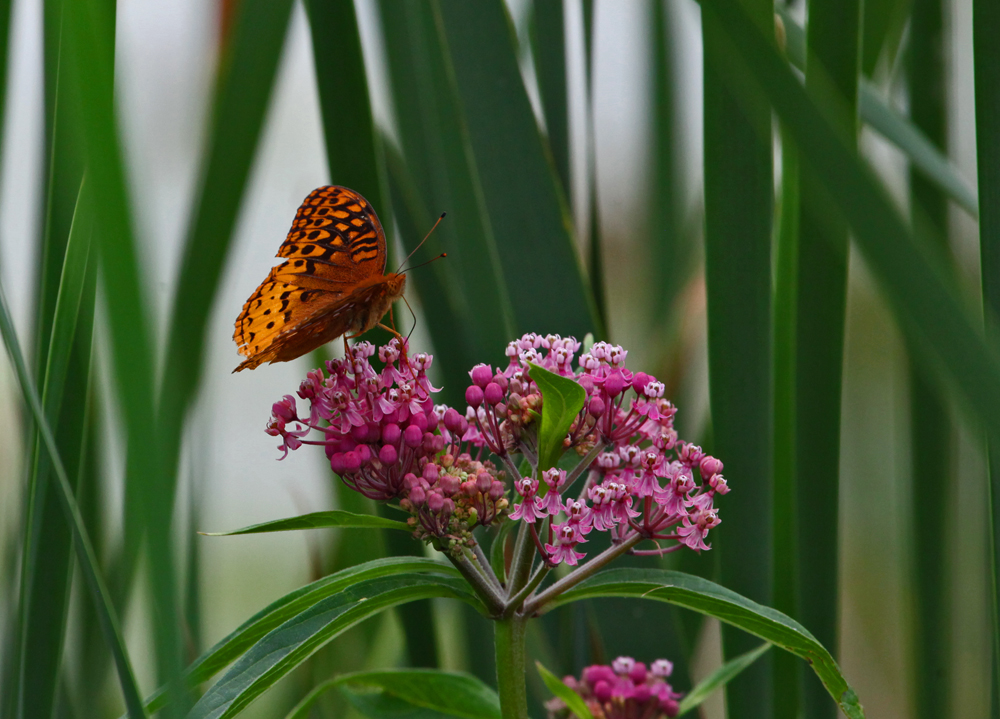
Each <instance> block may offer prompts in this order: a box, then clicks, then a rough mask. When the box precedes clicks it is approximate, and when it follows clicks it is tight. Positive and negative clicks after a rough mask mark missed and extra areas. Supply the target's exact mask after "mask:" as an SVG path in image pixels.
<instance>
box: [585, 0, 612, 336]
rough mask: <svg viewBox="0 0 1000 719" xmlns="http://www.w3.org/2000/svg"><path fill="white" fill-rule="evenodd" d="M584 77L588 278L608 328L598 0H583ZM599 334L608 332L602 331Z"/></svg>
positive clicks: (602, 319) (599, 311)
mask: <svg viewBox="0 0 1000 719" xmlns="http://www.w3.org/2000/svg"><path fill="white" fill-rule="evenodd" d="M583 80H584V87H585V88H586V93H587V97H586V110H587V119H586V133H587V164H586V168H587V170H586V172H587V190H588V194H589V195H590V197H589V200H590V201H589V204H588V206H587V209H588V210H589V212H590V221H589V222H588V232H589V237H588V238H587V242H586V248H587V279H588V280H589V282H590V291H591V293H592V294H593V295H594V311H595V312H596V313H597V317H598V319H599V320H600V322H601V325H602V326H603V328H604V332H605V333H606V332H607V331H608V306H607V305H608V303H607V293H606V291H605V287H604V253H603V251H602V249H601V246H602V244H603V243H602V241H601V204H600V184H599V183H598V181H597V136H596V132H597V129H596V125H595V123H594V116H595V112H594V0H583ZM597 336H598V338H601V339H603V338H604V335H602V334H601V333H598V335H597Z"/></svg>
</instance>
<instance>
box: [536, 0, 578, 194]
mask: <svg viewBox="0 0 1000 719" xmlns="http://www.w3.org/2000/svg"><path fill="white" fill-rule="evenodd" d="M531 13H532V15H531V52H532V55H534V58H535V75H536V77H537V78H538V94H539V95H541V98H542V111H543V113H544V115H545V131H546V134H547V135H548V141H549V142H548V146H549V151H550V152H551V153H552V158H553V161H554V163H555V166H556V172H557V173H558V175H559V180H560V182H561V183H562V190H563V195H564V196H565V197H569V195H570V187H571V184H570V182H571V179H572V178H571V177H570V171H569V155H570V142H569V110H568V104H569V97H568V95H567V89H566V29H565V28H566V22H565V19H564V17H563V13H564V8H563V1H562V0H541V1H540V2H536V3H533V4H532V6H531Z"/></svg>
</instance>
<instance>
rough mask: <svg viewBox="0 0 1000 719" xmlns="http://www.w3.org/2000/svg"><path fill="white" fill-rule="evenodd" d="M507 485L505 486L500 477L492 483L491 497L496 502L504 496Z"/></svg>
mask: <svg viewBox="0 0 1000 719" xmlns="http://www.w3.org/2000/svg"><path fill="white" fill-rule="evenodd" d="M505 491H506V487H504V486H503V482H501V481H500V480H498V479H494V480H493V483H492V484H491V485H490V499H492V500H493V501H494V502H496V501H497V500H498V499H500V498H501V497H503V495H504V492H505Z"/></svg>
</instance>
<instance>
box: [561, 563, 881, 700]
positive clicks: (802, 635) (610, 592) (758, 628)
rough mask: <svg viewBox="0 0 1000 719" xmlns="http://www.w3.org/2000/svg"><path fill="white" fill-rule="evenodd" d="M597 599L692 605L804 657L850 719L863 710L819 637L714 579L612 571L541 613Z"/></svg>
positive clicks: (653, 571) (652, 571)
mask: <svg viewBox="0 0 1000 719" xmlns="http://www.w3.org/2000/svg"><path fill="white" fill-rule="evenodd" d="M596 597H632V598H636V599H651V600H655V601H660V602H670V603H671V604H676V605H678V606H681V607H685V608H687V609H692V610H694V611H696V612H700V613H702V614H705V615H707V616H710V617H715V618H716V619H718V620H720V621H722V622H725V623H726V624H730V625H732V626H734V627H736V628H737V629H742V630H743V631H745V632H748V633H750V634H753V635H754V636H757V637H760V638H761V639H764V640H765V641H768V642H770V643H771V644H774V645H775V646H778V647H780V648H782V649H784V650H785V651H788V652H791V653H792V654H795V655H796V656H798V657H801V658H802V659H805V660H806V661H807V662H808V663H809V665H810V666H811V667H812V669H813V671H814V672H816V676H818V677H819V679H820V681H822V682H823V686H825V687H826V690H827V691H828V692H829V693H830V696H832V697H833V698H834V700H835V701H836V702H837V704H838V705H839V706H840V708H841V710H842V711H843V712H844V714H846V715H847V716H848V717H849V718H850V719H862V718H863V717H864V711H863V710H862V708H861V704H860V703H859V702H858V698H857V695H856V694H855V693H854V690H853V689H851V687H850V685H848V683H847V680H846V679H845V678H844V676H843V674H841V672H840V667H838V666H837V662H836V661H834V659H833V657H832V656H831V655H830V652H829V651H827V650H826V649H825V648H824V647H823V646H822V645H821V644H820V643H819V642H817V641H816V638H815V637H813V635H812V634H810V633H809V631H808V630H807V629H806V628H805V627H803V626H802V625H801V624H799V623H798V622H796V621H795V620H794V619H792V618H791V617H789V616H786V615H785V614H782V613H781V612H779V611H776V610H774V609H771V608H770V607H765V606H763V605H761V604H758V603H757V602H754V601H751V600H750V599H747V598H746V597H743V596H740V595H739V594H737V593H736V592H733V591H730V590H728V589H726V588H725V587H722V586H720V585H718V584H716V583H715V582H710V581H708V580H707V579H702V578H701V577H695V576H693V575H690V574H684V573H682V572H674V571H669V570H664V569H628V568H624V569H610V570H606V571H604V572H600V573H598V574H596V575H595V576H593V577H591V578H590V579H588V580H586V581H584V582H581V583H580V584H578V585H577V586H576V587H574V588H572V589H570V590H569V591H567V592H566V593H564V594H562V595H560V596H559V597H558V598H556V599H555V600H553V602H552V603H551V604H550V605H546V606H545V608H544V610H543V611H548V610H550V609H552V608H554V607H558V606H561V605H563V604H568V603H570V602H576V601H580V600H581V599H593V598H596Z"/></svg>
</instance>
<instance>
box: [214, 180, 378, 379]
mask: <svg viewBox="0 0 1000 719" xmlns="http://www.w3.org/2000/svg"><path fill="white" fill-rule="evenodd" d="M277 256H278V257H282V258H284V262H282V263H281V264H279V265H277V266H275V267H273V268H272V269H271V272H270V273H269V274H268V276H267V279H265V280H264V281H263V282H262V283H261V284H260V286H259V287H258V288H257V290H256V291H255V292H254V293H253V294H252V295H251V296H250V299H248V300H247V301H246V304H244V305H243V311H242V312H241V313H240V316H239V317H238V318H237V319H236V328H235V332H234V333H233V339H234V340H235V341H236V344H237V346H238V349H239V352H240V354H242V355H244V356H245V357H247V360H246V361H244V362H243V363H242V364H241V365H240V366H239V367H237V371H238V370H240V369H246V368H250V369H252V368H254V367H256V366H257V365H259V364H261V363H262V362H275V361H279V362H280V361H287V360H290V359H294V358H295V357H298V356H301V355H302V354H305V353H306V352H308V351H310V350H312V349H315V348H316V347H318V346H320V345H321V344H324V343H325V342H329V341H330V340H332V339H334V338H336V337H338V336H339V335H341V334H343V333H344V332H346V331H347V330H348V329H351V327H352V326H354V325H356V324H357V321H356V320H357V317H358V316H359V313H363V312H365V311H366V310H368V309H370V307H371V304H372V302H374V301H376V300H377V299H378V298H379V297H381V296H384V294H385V292H384V290H380V289H378V288H379V287H381V286H382V285H383V284H384V283H383V282H382V281H381V280H384V279H385V277H384V272H385V261H386V249H385V233H384V232H383V230H382V225H381V223H379V221H378V217H377V216H376V215H375V211H374V210H373V209H372V207H371V205H369V204H368V202H367V201H366V200H365V199H364V198H363V197H361V195H359V194H358V193H356V192H354V191H353V190H349V189H347V188H346V187H338V186H335V185H331V186H326V187H319V188H317V189H315V190H313V191H312V192H311V193H309V196H308V197H307V198H306V199H305V201H304V202H303V203H302V205H301V206H300V207H299V209H298V212H296V214H295V220H294V221H293V222H292V228H291V230H290V231H289V233H288V236H287V237H286V238H285V241H284V242H283V243H282V244H281V247H280V248H279V249H278V255H277Z"/></svg>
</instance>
